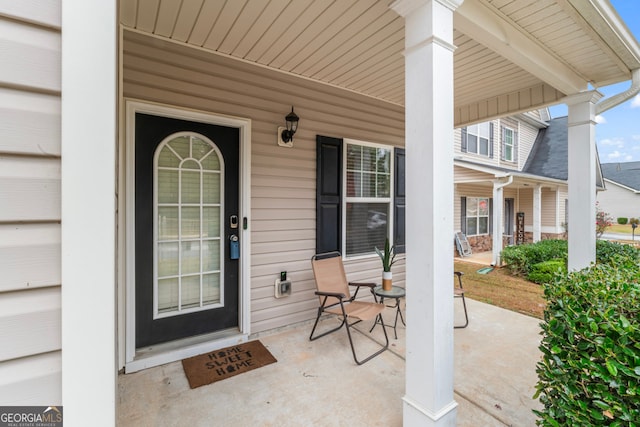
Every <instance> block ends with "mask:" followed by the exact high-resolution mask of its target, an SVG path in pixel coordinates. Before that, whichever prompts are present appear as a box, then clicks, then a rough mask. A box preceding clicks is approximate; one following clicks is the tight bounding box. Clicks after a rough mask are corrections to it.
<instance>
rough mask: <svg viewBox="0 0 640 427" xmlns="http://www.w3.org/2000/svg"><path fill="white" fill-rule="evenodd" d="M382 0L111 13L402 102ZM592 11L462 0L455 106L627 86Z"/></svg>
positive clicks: (128, 1) (161, 0)
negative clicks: (617, 84) (591, 87)
mask: <svg viewBox="0 0 640 427" xmlns="http://www.w3.org/2000/svg"><path fill="white" fill-rule="evenodd" d="M589 2H591V3H589ZM391 3H392V0H333V1H332V0H323V1H317V0H295V1H292V0H181V1H177V0H120V11H121V23H122V25H123V26H124V28H126V29H131V30H134V31H138V32H142V33H147V34H152V35H154V36H157V37H161V38H164V39H168V40H173V41H175V42H179V43H183V44H185V45H187V46H194V47H197V48H201V49H205V50H208V51H211V52H215V53H217V54H221V55H226V56H230V57H233V58H237V59H239V60H243V61H249V62H253V63H255V64H258V65H260V66H265V67H269V68H273V69H276V70H280V71H283V72H286V73H290V74H293V75H298V76H301V77H305V78H309V79H312V80H316V81H319V82H323V83H326V84H330V85H333V86H337V87H342V88H345V89H349V90H353V91H356V92H359V93H362V94H365V95H368V96H371V97H375V98H379V99H383V100H386V101H388V102H391V103H394V104H399V105H403V104H404V57H403V51H404V20H403V18H401V17H400V16H398V15H397V14H396V13H395V12H394V11H393V10H391V9H390V8H389V5H390V4H391ZM602 4H604V5H605V6H603V7H605V8H606V7H609V6H607V4H608V3H604V2H603V1H602V0H584V1H583V2H582V3H580V2H577V3H576V1H575V0H537V1H531V0H466V1H465V2H464V3H463V5H462V6H461V7H460V9H458V11H456V15H458V16H456V17H455V19H454V23H455V33H454V44H455V45H456V46H457V49H456V51H455V53H454V65H455V80H454V87H455V104H456V108H458V109H460V108H462V109H465V108H466V109H470V110H469V111H472V110H474V109H475V110H477V109H478V108H479V107H478V105H477V104H478V103H484V104H486V105H489V107H488V108H489V110H491V108H492V107H491V105H492V104H495V103H498V99H499V98H500V97H510V98H509V99H511V100H512V101H513V100H514V99H516V98H518V99H521V100H528V101H527V102H529V101H530V102H533V100H534V98H535V99H541V98H540V96H542V97H543V98H544V99H545V100H546V101H549V102H555V101H558V100H559V99H560V98H561V97H562V96H563V95H564V94H568V93H570V92H575V91H577V90H581V89H579V88H580V87H582V86H584V87H585V88H586V86H587V83H590V84H592V85H594V86H596V87H597V86H598V85H599V84H604V83H607V84H608V83H611V82H617V81H624V80H627V79H629V77H630V75H629V69H631V68H632V66H633V65H634V64H636V62H639V61H640V59H638V58H636V57H635V56H634V55H635V54H633V53H631V54H630V53H629V52H626V51H625V52H621V51H624V50H625V49H621V48H620V46H623V45H624V43H618V44H616V43H614V42H615V40H614V42H611V40H613V39H615V37H616V33H615V31H613V30H611V29H610V28H608V29H607V28H606V26H604V25H601V24H602V23H601V22H600V21H599V20H594V19H592V18H590V17H589V16H591V15H592V14H597V13H599V12H598V10H599V9H598V8H599V7H601V6H602ZM608 10H610V7H609V9H608ZM614 14H615V12H614ZM480 15H482V16H481V17H482V19H478V20H476V19H475V18H476V17H480ZM585 15H589V16H587V17H585ZM476 21H477V22H476ZM591 21H594V22H595V21H597V22H595V24H593V25H592V23H591ZM605 21H606V20H605ZM480 22H482V23H483V24H480ZM487 23H488V24H487ZM483 25H484V27H483ZM486 25H491V26H495V28H486ZM496 29H498V30H500V31H502V34H503V36H502V38H501V37H498V36H496V35H495V34H496V33H499V32H500V31H496ZM516 42H517V43H520V45H523V46H526V47H527V49H528V50H530V51H531V57H530V58H528V57H527V55H528V53H529V52H528V51H527V52H525V54H523V52H522V49H520V50H518V49H516V48H515V47H513V46H516V45H517V43H516ZM636 45H637V42H636ZM635 48H637V46H635ZM509 49H512V51H510V50H509ZM631 50H632V51H633V49H631ZM531 63H533V64H543V66H540V67H538V68H536V67H531V66H528V65H529V64H531ZM516 94H517V95H516ZM536 94H539V96H538V95H536ZM543 95H544V96H543ZM554 98H557V99H554ZM510 102H511V101H510ZM525 107H526V105H522V108H525ZM482 108H484V107H482Z"/></svg>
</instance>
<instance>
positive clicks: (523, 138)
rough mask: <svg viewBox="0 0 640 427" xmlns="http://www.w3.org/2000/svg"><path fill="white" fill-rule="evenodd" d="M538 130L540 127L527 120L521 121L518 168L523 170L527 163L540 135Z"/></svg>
mask: <svg viewBox="0 0 640 427" xmlns="http://www.w3.org/2000/svg"><path fill="white" fill-rule="evenodd" d="M538 132H539V129H538V128H536V127H534V126H531V125H530V124H527V123H525V122H520V131H519V133H518V170H522V168H523V167H524V165H525V164H526V163H527V159H528V158H529V154H531V149H532V148H533V143H534V142H535V141H536V138H537V137H538Z"/></svg>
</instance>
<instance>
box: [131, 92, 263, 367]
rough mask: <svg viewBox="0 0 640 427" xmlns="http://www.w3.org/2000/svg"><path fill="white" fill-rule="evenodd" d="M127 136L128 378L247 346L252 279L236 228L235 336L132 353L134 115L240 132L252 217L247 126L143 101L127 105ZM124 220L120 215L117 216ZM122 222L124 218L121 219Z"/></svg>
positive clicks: (246, 205)
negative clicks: (234, 346) (238, 260)
mask: <svg viewBox="0 0 640 427" xmlns="http://www.w3.org/2000/svg"><path fill="white" fill-rule="evenodd" d="M125 109H126V111H125V123H124V127H125V132H126V138H125V140H126V144H124V145H125V146H124V147H121V150H124V151H125V153H124V155H125V167H124V168H121V169H120V179H123V180H124V182H125V189H126V191H125V213H124V215H125V218H124V224H125V229H126V241H125V245H124V247H125V252H126V254H125V256H124V259H125V266H123V267H124V268H125V269H126V273H125V283H124V288H125V295H126V296H125V299H124V305H125V307H120V309H121V310H124V311H125V338H124V341H125V342H124V346H125V360H124V367H125V371H126V372H135V371H137V370H140V369H145V368H149V367H152V366H157V365H160V364H163V363H168V362H172V361H176V360H180V359H182V358H184V357H188V356H192V355H195V354H199V353H203V352H207V351H211V350H215V349H218V348H222V347H225V346H228V345H230V344H232V343H237V342H243V341H246V340H247V338H248V336H249V334H250V333H251V330H250V329H251V307H250V302H251V298H250V291H251V289H250V277H251V274H250V273H251V271H250V267H251V251H250V248H251V231H250V230H249V229H248V228H247V229H246V230H244V229H243V227H242V226H241V227H240V241H241V242H242V244H241V246H240V251H241V252H240V258H241V265H240V295H239V301H240V307H239V319H238V321H239V328H238V331H234V332H229V331H225V332H224V333H222V334H220V333H216V334H210V335H206V336H204V337H200V338H204V342H203V341H202V339H199V340H197V341H194V340H190V339H186V340H180V341H176V342H174V343H167V344H166V345H165V344H163V345H159V346H154V350H143V351H138V352H136V347H135V190H134V179H133V177H134V176H135V114H136V113H149V114H156V115H161V116H164V117H170V118H177V119H183V120H190V121H195V122H202V123H210V124H215V125H220V126H229V127H235V128H238V129H239V131H240V186H239V187H240V198H239V200H240V217H241V218H247V224H249V223H250V221H248V218H249V214H250V212H251V120H250V119H244V118H238V117H231V116H225V115H222V114H211V113H207V112H203V111H196V110H189V109H185V108H178V107H172V106H167V105H163V104H157V103H152V102H147V101H141V100H134V99H126V100H125ZM121 215H122V214H121ZM121 220H122V218H121Z"/></svg>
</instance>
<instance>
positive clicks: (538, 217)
mask: <svg viewBox="0 0 640 427" xmlns="http://www.w3.org/2000/svg"><path fill="white" fill-rule="evenodd" d="M594 188H595V187H594ZM541 229H542V186H541V185H540V184H536V186H535V187H533V241H534V243H535V242H539V241H540V237H541V233H540V230H541Z"/></svg>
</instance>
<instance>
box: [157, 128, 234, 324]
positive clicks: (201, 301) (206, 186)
mask: <svg viewBox="0 0 640 427" xmlns="http://www.w3.org/2000/svg"><path fill="white" fill-rule="evenodd" d="M154 174H155V179H154V183H155V184H154V196H153V200H154V257H153V259H154V318H160V317H168V316H175V315H179V314H186V313H190V312H194V311H200V310H207V309H211V308H217V307H222V306H224V286H223V283H222V282H223V278H224V271H223V269H224V263H223V260H222V257H223V254H224V251H223V247H222V239H221V236H222V235H223V230H222V226H223V224H224V223H223V220H222V215H223V212H224V207H223V201H224V194H223V192H224V161H223V157H222V155H221V154H220V151H219V149H218V148H217V147H216V145H215V144H214V143H213V142H212V141H211V140H209V139H208V138H206V137H205V136H202V135H199V134H197V133H193V132H180V133H176V134H174V135H171V136H169V137H167V138H166V139H165V140H164V141H163V142H162V143H161V144H160V145H159V146H158V148H157V149H156V153H155V155H154Z"/></svg>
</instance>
